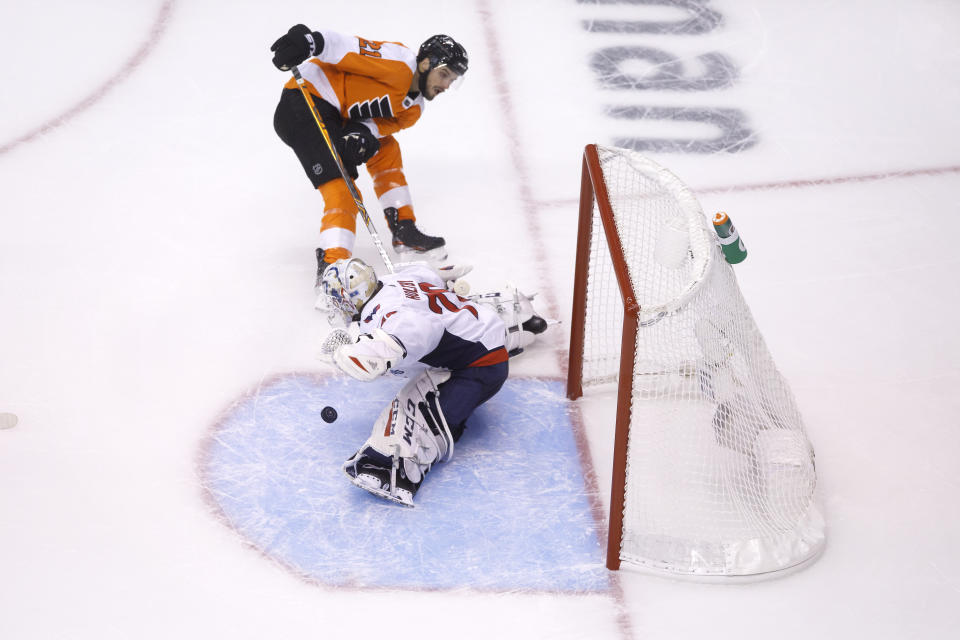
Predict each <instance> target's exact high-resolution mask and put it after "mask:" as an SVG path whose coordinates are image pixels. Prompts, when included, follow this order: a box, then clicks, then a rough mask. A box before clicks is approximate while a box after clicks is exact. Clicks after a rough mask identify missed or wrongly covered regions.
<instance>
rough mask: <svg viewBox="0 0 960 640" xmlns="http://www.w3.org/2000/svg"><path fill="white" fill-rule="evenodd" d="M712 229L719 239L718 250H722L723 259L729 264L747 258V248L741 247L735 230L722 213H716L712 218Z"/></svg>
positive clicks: (726, 216) (738, 235) (741, 242)
mask: <svg viewBox="0 0 960 640" xmlns="http://www.w3.org/2000/svg"><path fill="white" fill-rule="evenodd" d="M713 229H714V231H716V232H717V236H718V237H719V238H720V248H721V249H722V250H723V257H724V258H726V260H727V262H729V263H730V264H738V263H740V262H743V261H744V259H746V257H747V248H746V247H745V246H743V240H741V239H740V234H739V233H738V232H737V228H736V227H734V226H733V223H732V222H730V217H729V216H728V215H727V214H726V213H724V212H723V211H718V212H717V214H716V215H715V216H713Z"/></svg>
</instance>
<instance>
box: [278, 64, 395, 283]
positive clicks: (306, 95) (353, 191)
mask: <svg viewBox="0 0 960 640" xmlns="http://www.w3.org/2000/svg"><path fill="white" fill-rule="evenodd" d="M292 73H293V78H294V80H296V81H297V86H298V87H299V88H300V93H301V94H303V99H304V100H306V101H307V107H308V108H309V109H310V114H311V115H313V121H314V122H316V123H317V126H318V127H319V128H320V133H321V134H322V135H323V141H324V142H326V143H327V148H328V149H329V150H330V153H331V154H332V155H333V160H334V162H336V163H337V168H338V169H339V170H340V175H341V176H342V177H343V181H344V182H346V183H347V188H348V189H349V190H350V195H351V197H353V201H354V203H356V205H357V209H359V210H360V216H361V217H362V218H363V223H364V224H365V225H366V226H367V231H369V232H370V237H371V238H373V244H374V245H375V246H376V247H377V251H378V252H379V253H380V259H381V260H383V264H384V265H386V267H387V270H388V271H389V272H390V273H393V272H394V268H393V261H392V260H390V256H388V255H387V252H386V250H385V249H384V248H383V243H382V242H381V241H380V234H378V233H377V230H376V228H375V227H374V226H373V221H372V220H370V214H368V213H367V208H366V206H364V204H363V199H362V198H361V197H360V192H359V191H357V185H355V184H354V183H353V179H352V178H350V175H349V174H348V173H347V170H346V169H345V168H344V166H343V160H341V159H340V154H339V153H337V148H336V146H335V145H334V144H333V141H332V140H330V133H329V132H327V127H326V126H325V125H324V124H323V119H322V118H321V117H320V114H319V113H317V107H316V105H314V104H313V98H312V97H311V96H310V92H309V91H307V85H306V81H305V80H304V79H303V76H301V75H300V69H298V68H297V67H293V69H292Z"/></svg>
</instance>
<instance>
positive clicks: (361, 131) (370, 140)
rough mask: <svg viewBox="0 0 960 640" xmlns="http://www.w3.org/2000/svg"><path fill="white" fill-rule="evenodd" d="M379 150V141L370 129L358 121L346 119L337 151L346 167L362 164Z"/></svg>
mask: <svg viewBox="0 0 960 640" xmlns="http://www.w3.org/2000/svg"><path fill="white" fill-rule="evenodd" d="M379 150H380V141H379V140H377V137H376V136H375V135H373V134H372V133H370V129H368V128H367V127H365V126H364V125H362V124H360V123H359V122H350V121H348V122H347V123H346V124H345V125H344V126H343V138H342V140H341V144H340V145H339V149H338V151H339V152H340V157H341V158H343V163H344V164H345V165H347V166H348V167H355V166H357V165H358V164H363V163H364V162H366V161H367V160H369V159H370V158H372V157H373V156H374V154H375V153H376V152H377V151H379Z"/></svg>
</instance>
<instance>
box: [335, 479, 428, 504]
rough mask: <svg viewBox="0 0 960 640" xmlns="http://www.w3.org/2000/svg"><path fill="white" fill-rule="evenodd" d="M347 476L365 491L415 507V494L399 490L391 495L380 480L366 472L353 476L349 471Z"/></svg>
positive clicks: (352, 482)
mask: <svg viewBox="0 0 960 640" xmlns="http://www.w3.org/2000/svg"><path fill="white" fill-rule="evenodd" d="M347 477H348V478H350V483H351V484H353V486H355V487H360V488H361V489H363V490H364V491H368V492H370V493H372V494H373V495H375V496H377V497H378V498H383V499H384V500H388V501H390V502H395V503H396V504H399V505H403V506H404V507H410V508H411V509H412V508H414V506H415V505H414V504H413V496H411V495H410V494H409V492H407V491H398V492H397V495H395V496H394V495H391V494H390V492H389V491H384V490H383V489H382V488H381V487H380V481H379V480H378V479H377V478H374V477H373V476H370V475H367V474H365V473H361V474H358V475H357V476H356V477H354V476H351V475H350V474H349V473H347Z"/></svg>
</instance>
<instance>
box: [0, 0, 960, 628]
mask: <svg viewBox="0 0 960 640" xmlns="http://www.w3.org/2000/svg"><path fill="white" fill-rule="evenodd" d="M332 6H333V5H330V4H325V5H324V4H317V3H314V2H305V1H294V0H287V1H280V2H271V3H264V2H251V1H246V2H231V3H226V2H214V1H213V0H196V1H191V2H186V1H185V0H172V1H167V2H163V1H162V0H152V1H151V2H144V3H128V2H119V1H118V0H113V1H108V0H99V1H98V2H94V3H70V2H41V3H36V4H32V5H27V4H25V3H19V2H18V3H13V2H10V3H4V4H3V5H0V24H2V25H3V29H2V30H3V37H2V38H0V54H2V58H3V60H4V61H5V63H4V64H3V65H2V66H0V83H2V86H3V87H4V99H3V100H2V101H0V114H2V118H0V148H4V147H5V145H8V143H10V142H11V141H15V140H17V139H19V138H21V137H23V136H25V134H27V133H29V132H31V131H33V130H35V129H37V128H38V127H41V126H43V125H44V124H46V123H50V122H51V121H52V120H55V119H57V118H60V117H62V116H66V117H65V118H64V119H63V120H62V122H61V123H60V124H59V126H53V127H52V128H49V130H48V131H47V132H46V133H45V134H43V135H41V136H37V137H33V138H31V139H29V140H26V141H24V142H23V143H22V144H17V145H15V146H13V147H8V148H5V150H4V151H3V152H0V411H4V412H14V413H16V414H17V415H18V416H19V418H20V424H18V425H17V427H15V428H14V429H12V430H7V431H2V432H0V478H2V479H3V484H2V487H0V637H2V638H11V639H21V638H29V639H34V638H44V639H45V638H98V639H100V638H174V637H178V638H210V637H224V638H263V637H271V638H325V637H344V636H347V635H350V636H351V637H352V636H354V635H359V636H360V637H366V636H368V635H373V634H374V633H373V630H375V635H377V636H381V635H386V634H388V633H389V634H402V635H406V634H412V635H415V636H416V637H419V638H440V637H444V638H447V637H457V638H491V637H517V638H628V637H634V638H638V639H639V638H644V639H647V638H655V639H660V638H707V637H735V638H738V639H739V640H747V639H753V638H757V639H760V638H763V639H766V638H771V637H775V638H804V639H806V638H812V637H821V638H871V639H877V638H890V639H902V638H948V637H954V634H955V633H956V630H957V628H960V607H958V606H957V604H958V603H960V577H958V576H960V551H958V546H957V540H958V539H960V506H958V505H960V464H958V460H960V429H958V425H960V400H958V398H960V396H958V394H957V391H956V389H957V387H958V384H960V369H958V364H957V363H958V362H960V338H958V335H960V333H958V331H957V329H956V318H957V316H954V315H953V314H955V313H958V311H960V294H958V291H960V288H958V286H957V284H956V273H957V272H958V267H960V259H958V257H957V255H958V254H957V242H958V241H957V232H956V218H955V217H954V216H956V215H957V214H958V213H960V199H958V196H957V193H958V192H960V169H958V167H960V157H958V140H960V120H958V118H957V116H956V114H957V113H958V112H960V71H958V69H960V49H958V47H957V44H956V32H957V29H958V28H960V5H957V4H956V3H955V2H951V1H949V0H941V1H936V0H920V1H917V2H912V3H909V6H907V5H905V4H903V3H894V2H889V1H882V2H868V1H866V0H848V1H846V2H840V3H837V2H828V1H826V0H814V1H811V2H803V3H783V2H776V3H774V2H765V1H763V0H750V1H744V2H732V1H729V0H716V1H714V2H711V3H710V6H711V7H712V8H714V9H715V10H717V11H719V12H721V13H722V14H723V16H724V19H725V23H724V26H723V27H722V28H720V29H718V30H716V31H714V32H712V33H709V34H705V35H701V36H690V35H687V36H667V35H657V36H652V35H650V36H640V35H629V34H622V35H612V34H597V33H587V32H585V31H584V30H583V29H582V27H581V20H583V19H587V18H592V17H596V16H606V17H615V18H620V19H635V20H636V19H642V16H644V15H646V14H645V13H643V12H653V11H654V9H656V8H651V7H642V6H639V5H634V6H631V5H622V6H606V5H592V4H586V3H583V4H581V3H576V2H573V0H570V1H569V2H556V1H550V2H548V1H546V0H543V1H539V2H516V1H514V2H510V1H507V0H476V1H474V2H458V3H452V2H450V3H445V4H443V3H437V2H436V1H435V0H431V1H430V2H426V1H422V0H416V1H412V2H407V3H404V4H402V5H397V4H396V3H388V2H373V1H369V2H362V3H346V4H339V5H337V6H336V9H335V10H333V9H331V7H332ZM168 10H169V12H168V14H164V13H163V12H165V11H168ZM661 14H662V15H668V16H672V17H676V16H679V15H681V14H680V13H677V12H676V11H675V10H674V13H670V11H668V10H663V11H662V12H661ZM158 15H167V18H166V21H165V22H164V23H163V25H162V28H161V29H159V30H156V31H153V32H151V29H153V28H154V27H155V26H156V25H157V19H158V18H157V16H158ZM651 15H653V13H651ZM297 22H305V23H307V24H309V25H311V26H312V27H313V28H320V27H324V28H331V29H337V30H341V31H344V32H347V33H356V34H357V35H362V36H365V37H371V38H375V39H388V40H400V41H403V42H407V43H416V42H419V41H420V40H422V39H424V38H425V37H426V36H428V35H431V34H433V33H437V32H447V33H450V34H453V35H455V36H456V37H457V38H458V39H459V40H461V41H462V42H463V43H464V44H465V45H466V47H467V48H468V50H469V52H470V56H471V69H470V73H469V74H468V76H467V78H466V82H465V83H464V85H463V86H462V87H461V88H460V89H459V90H458V91H456V92H452V93H450V94H447V95H444V96H441V97H440V98H439V99H437V100H436V101H434V102H433V103H431V104H429V106H428V109H427V112H426V114H425V116H424V118H423V121H422V122H421V123H419V124H418V125H417V126H416V127H415V128H414V129H412V130H410V131H408V132H404V133H402V134H401V137H400V140H401V144H402V145H403V150H404V158H405V163H406V166H407V175H408V178H409V180H410V184H411V189H412V192H413V196H414V198H415V202H416V205H417V211H418V214H419V216H420V220H421V222H422V226H423V227H425V228H426V229H427V230H429V231H433V232H436V233H441V234H443V235H445V236H446V238H447V240H448V243H449V244H450V246H451V247H453V248H456V249H457V250H458V254H459V255H460V256H462V258H463V259H464V260H465V261H467V262H471V263H473V264H474V265H476V269H475V273H474V274H472V275H471V278H470V280H471V283H472V284H473V286H474V288H475V289H478V288H483V287H484V286H498V285H500V284H501V283H502V282H503V281H504V280H512V281H514V282H516V283H517V284H518V285H520V286H521V287H522V288H525V289H539V290H540V291H541V295H542V298H541V299H542V303H543V304H544V305H545V309H544V311H545V312H547V314H548V315H555V316H557V317H560V318H563V319H566V318H567V317H568V316H569V301H570V296H571V294H570V276H571V270H572V255H573V248H574V245H575V237H574V221H575V218H576V197H577V193H578V189H579V180H580V176H579V170H580V153H581V150H582V148H583V145H584V144H586V143H589V142H601V143H605V142H607V141H608V140H609V139H610V138H611V137H612V136H614V135H618V134H622V133H629V134H631V135H643V133H642V132H644V131H645V132H653V135H671V134H674V133H676V129H675V127H676V126H677V125H673V124H672V125H670V127H667V125H663V124H662V123H661V125H662V126H663V127H664V129H663V130H662V131H660V130H658V129H657V123H647V124H644V125H642V126H641V125H640V124H628V123H624V122H623V121H615V120H612V119H610V118H608V117H606V116H604V114H603V107H604V106H605V105H607V104H633V105H661V106H716V107H728V108H737V109H740V110H742V111H744V112H745V113H746V114H747V115H748V117H749V122H750V125H751V127H752V128H753V129H754V131H755V132H756V133H757V135H758V142H757V144H756V146H754V147H753V148H752V149H750V150H749V151H746V152H743V153H739V154H719V155H714V156H702V155H697V154H661V155H655V156H654V157H655V159H657V160H658V161H660V162H662V163H663V164H666V165H667V166H669V167H670V168H671V169H673V170H674V171H675V172H676V173H677V174H678V175H680V176H681V177H682V178H684V179H685V180H686V181H687V182H688V183H689V184H690V185H691V186H692V187H693V188H694V189H695V190H696V189H701V190H703V192H702V202H703V205H704V208H705V209H707V210H713V209H724V210H726V211H727V212H729V213H730V215H731V217H732V218H733V219H734V221H735V223H736V224H737V226H738V228H739V229H740V231H741V233H742V235H743V238H744V241H745V242H746V245H747V247H748V249H749V250H750V257H749V258H748V259H747V261H746V262H745V263H744V264H742V265H740V266H738V267H737V274H738V277H739V279H740V284H741V287H742V288H743V290H744V293H745V296H746V298H747V300H748V302H749V303H750V305H751V307H752V309H753V312H754V315H755V317H756V319H757V321H758V324H759V325H760V327H761V330H762V331H763V333H764V335H765V338H766V340H767V342H768V344H769V346H770V347H771V350H772V352H773V354H774V357H775V358H776V360H777V363H778V365H779V367H780V368H781V370H782V371H783V373H784V374H785V375H786V377H787V378H788V380H789V381H790V382H791V384H792V386H793V389H794V392H795V393H796V395H797V396H798V400H799V402H800V406H801V409H802V411H803V413H804V416H805V419H806V422H807V426H808V430H809V432H810V437H811V439H812V441H813V443H814V445H815V447H816V450H817V464H818V472H819V480H820V488H821V492H822V497H823V501H824V503H825V508H826V516H827V519H828V526H829V532H828V536H829V538H828V547H827V549H826V552H825V554H824V555H823V557H822V558H820V560H819V561H818V562H817V563H816V564H815V565H813V566H812V567H810V568H808V569H806V570H804V571H802V572H800V573H797V574H794V575H792V576H789V577H787V578H784V579H781V580H777V581H772V582H767V583H758V584H751V585H745V586H721V587H717V586H706V585H697V584H693V585H691V584H686V583H680V582H674V581H670V580H665V579H661V578H653V577H647V576H641V575H637V574H632V573H630V572H627V571H624V572H621V575H620V586H621V588H622V594H612V595H609V596H603V595H600V596H597V595H592V596H582V595H581V596H557V595H543V594H528V593H496V594H490V593H476V592H471V591H464V592H456V593H449V592H401V593H398V592H368V591H338V590H334V589H325V588H320V587H317V586H312V585H309V584H305V583H303V582H301V581H300V580H298V579H297V578H296V577H295V576H293V575H291V574H290V573H289V572H287V571H285V570H284V569H283V568H282V567H279V566H277V565H276V564H273V563H271V562H269V561H268V560H266V559H265V558H264V557H263V556H261V555H259V554H258V553H257V552H255V551H253V550H251V549H250V548H248V547H247V546H245V543H244V541H243V540H241V539H240V538H239V536H238V535H237V534H236V533H235V532H234V531H232V530H230V529H228V528H226V527H224V526H223V525H222V524H221V523H220V522H219V521H217V520H216V519H215V518H214V517H212V515H211V512H210V510H209V508H208V507H207V505H206V504H205V503H204V501H203V496H202V491H201V489H200V487H199V485H198V476H197V451H198V447H199V445H200V442H201V441H202V440H203V438H204V436H205V435H206V434H207V433H208V431H209V429H210V426H211V424H213V423H214V422H215V421H216V419H217V417H218V416H219V415H220V414H221V412H222V411H223V410H224V409H225V408H226V407H228V406H229V405H230V403H231V402H233V401H234V400H235V399H236V398H237V397H239V396H240V395H241V394H242V393H243V392H244V391H246V390H248V389H249V388H251V387H252V386H255V385H256V383H257V381H258V380H260V379H264V378H267V377H269V376H272V375H276V374H280V373H284V372H290V371H311V370H314V369H315V368H316V367H317V365H316V361H315V360H314V352H315V347H316V343H317V338H318V331H319V327H320V326H321V322H322V319H321V317H320V316H319V315H318V314H317V312H316V311H314V310H313V309H312V303H313V300H312V278H313V276H312V272H313V268H314V266H313V264H312V250H313V247H314V246H315V244H314V243H315V239H316V235H317V232H318V227H319V214H320V200H319V198H318V196H317V195H316V194H315V193H312V192H311V190H310V189H309V187H308V186H307V184H306V182H305V179H304V177H303V175H302V174H301V171H300V168H299V166H298V165H297V163H296V161H295V160H294V159H293V156H292V154H291V153H290V152H289V150H288V149H287V148H285V147H284V146H283V145H282V144H281V143H280V142H279V140H278V139H277V138H276V136H275V135H274V133H273V131H272V126H271V122H272V115H273V108H274V105H275V102H276V98H277V96H278V94H279V88H280V85H281V84H282V82H283V80H284V77H283V74H280V73H278V72H277V71H276V70H275V69H274V68H273V67H272V66H271V65H270V62H269V57H270V56H269V52H268V50H267V49H268V47H269V44H270V43H271V42H272V41H273V39H274V38H276V37H277V36H278V35H280V34H281V33H283V32H285V30H286V29H287V28H288V27H289V26H290V25H292V24H294V23H297ZM616 44H623V45H627V46H629V45H642V46H650V47H659V48H662V49H665V50H669V51H671V52H672V53H673V54H674V55H676V56H678V57H681V58H684V59H690V58H695V57H696V56H697V55H699V54H701V53H704V52H707V51H719V52H722V53H724V54H725V55H727V56H728V57H729V58H730V59H731V60H733V61H734V62H735V63H736V64H737V66H738V68H739V70H740V78H739V80H738V81H737V83H736V84H735V85H733V86H731V87H729V88H726V89H722V90H712V91H706V92H700V93H680V92H636V91H633V92H630V91H627V92H611V91H603V90H601V89H599V88H598V86H597V84H596V81H595V78H594V76H593V72H592V71H591V69H590V67H589V64H588V60H589V56H590V55H591V53H592V52H594V51H595V50H597V49H598V48H601V47H605V46H612V45H616ZM141 50H142V51H143V52H144V54H145V55H144V57H143V58H142V60H140V61H139V63H138V64H135V65H133V66H129V65H130V62H131V59H132V56H133V55H134V54H135V53H136V52H137V51H141ZM497 71H500V72H501V73H500V74H499V75H498V73H497ZM644 127H645V128H644ZM651 127H652V128H651ZM627 128H631V129H630V130H629V131H625V129H627ZM703 133H704V132H702V131H700V130H694V132H693V134H692V135H700V134H703ZM706 135H709V132H707V133H706ZM918 169H944V171H943V172H940V173H935V174H932V175H917V176H913V177H897V178H887V179H879V180H869V181H847V182H841V183H839V184H835V185H821V186H797V187H792V186H784V187H782V188H776V187H770V188H765V189H756V190H743V189H740V190H738V189H736V187H738V186H739V185H751V184H759V183H782V184H784V185H788V184H789V183H791V182H794V181H799V180H817V179H823V178H839V179H845V178H851V177H857V176H865V175H875V174H886V173H890V172H910V171H915V170H918ZM361 185H362V186H363V188H364V189H365V193H367V200H368V202H375V199H374V198H373V197H372V190H370V187H369V181H361ZM359 237H360V240H359V242H358V254H359V255H361V256H362V257H366V258H369V259H370V260H371V261H375V260H376V253H375V251H374V250H373V247H372V245H371V244H370V243H369V242H368V241H367V240H366V239H365V238H364V235H363V232H362V231H361V232H360V234H359ZM565 326H566V325H561V327H565ZM565 343H566V335H565V334H564V329H560V330H558V331H557V332H556V333H555V334H554V335H553V336H552V337H551V336H547V338H546V339H545V340H543V341H542V343H541V344H540V345H539V347H540V348H539V350H537V351H535V352H531V353H529V354H527V355H526V356H525V359H524V360H520V361H517V362H516V364H515V366H514V368H513V374H514V375H520V376H522V375H552V376H560V375H561V374H562V373H563V370H564V369H563V361H564V359H565V356H566V344H565ZM597 413H598V414H599V413H600V412H597ZM595 422H596V421H595ZM595 422H594V423H591V421H590V415H589V411H588V416H587V430H588V435H589V440H590V447H591V451H592V452H593V454H594V465H595V468H596V469H597V472H598V475H599V477H600V481H599V484H600V487H601V490H602V491H603V492H604V495H606V491H608V489H609V481H608V480H607V481H606V484H605V481H604V478H605V477H606V474H607V473H608V471H609V450H610V443H609V440H610V434H609V428H608V427H607V426H605V425H603V424H596V423H595ZM363 628H367V629H368V630H369V631H368V633H366V634H365V633H361V632H360V629H363Z"/></svg>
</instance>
